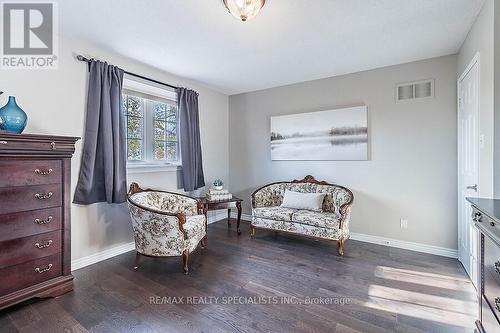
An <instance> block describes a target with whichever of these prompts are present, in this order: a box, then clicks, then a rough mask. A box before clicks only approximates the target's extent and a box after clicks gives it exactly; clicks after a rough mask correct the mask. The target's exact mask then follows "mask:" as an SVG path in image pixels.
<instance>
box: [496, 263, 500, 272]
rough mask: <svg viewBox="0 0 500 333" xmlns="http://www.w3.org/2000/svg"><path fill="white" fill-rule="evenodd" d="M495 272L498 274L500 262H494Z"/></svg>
mask: <svg viewBox="0 0 500 333" xmlns="http://www.w3.org/2000/svg"><path fill="white" fill-rule="evenodd" d="M495 271H496V272H497V273H498V274H500V261H497V262H495Z"/></svg>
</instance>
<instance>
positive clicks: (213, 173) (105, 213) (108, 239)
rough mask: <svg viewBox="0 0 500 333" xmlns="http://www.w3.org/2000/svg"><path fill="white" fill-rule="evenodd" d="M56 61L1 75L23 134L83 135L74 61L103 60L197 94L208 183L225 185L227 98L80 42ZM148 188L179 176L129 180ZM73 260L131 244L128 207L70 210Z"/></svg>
mask: <svg viewBox="0 0 500 333" xmlns="http://www.w3.org/2000/svg"><path fill="white" fill-rule="evenodd" d="M60 52H61V53H60V62H59V69H57V70H45V71H41V70H39V71H34V70H19V71H0V90H2V91H4V92H5V94H4V95H2V99H1V101H0V104H2V105H3V104H5V102H6V95H15V96H17V101H18V104H19V105H20V106H21V107H22V108H23V109H24V110H25V111H26V113H27V114H28V117H29V120H28V126H27V128H26V131H25V132H26V133H42V134H56V135H71V136H83V133H84V119H85V100H86V89H87V78H88V72H87V66H86V65H85V64H84V63H81V62H79V61H77V60H75V59H74V55H75V54H80V53H82V54H85V55H89V56H94V57H97V58H100V59H103V60H107V61H109V62H111V63H113V64H115V65H118V66H120V67H122V68H124V69H126V70H128V71H131V72H136V73H140V74H142V75H145V76H149V77H151V78H154V79H157V80H159V81H165V82H168V83H171V84H178V85H183V86H187V87H189V88H192V89H195V90H197V91H198V92H199V93H200V95H199V105H200V121H201V124H202V126H201V137H202V146H203V164H204V169H205V179H206V181H207V182H210V181H212V180H214V179H215V178H222V179H223V180H225V181H228V178H229V177H228V97H227V96H226V95H224V94H222V93H218V92H216V91H213V90H211V89H208V88H206V87H204V86H202V85H199V84H197V83H195V82H191V81H189V80H184V79H181V78H179V77H175V76H173V75H169V74H167V73H164V72H160V71H158V70H157V69H154V68H152V67H148V66H145V65H142V64H140V63H137V62H134V61H131V60H128V59H126V58H124V57H121V56H118V55H116V54H111V53H107V52H103V51H101V50H100V49H99V48H96V47H94V46H91V45H86V44H83V43H80V42H76V41H72V40H68V39H61V40H60ZM81 148H82V141H79V142H78V144H77V150H76V153H75V157H74V158H73V167H72V189H73V190H74V188H75V184H76V181H77V177H78V170H79V167H80V157H81ZM130 181H137V182H139V184H141V185H144V186H146V187H154V188H162V189H167V190H174V191H175V190H176V189H177V173H176V172H162V173H148V174H132V175H129V182H130ZM71 216H72V259H73V260H75V259H80V258H82V257H85V256H88V255H92V254H95V253H97V252H100V251H102V250H106V249H109V248H111V247H114V246H117V245H121V244H124V243H128V242H131V241H132V240H133V237H132V232H131V227H130V222H129V217H128V211H127V208H126V205H108V204H95V205H90V206H78V205H73V206H72V211H71Z"/></svg>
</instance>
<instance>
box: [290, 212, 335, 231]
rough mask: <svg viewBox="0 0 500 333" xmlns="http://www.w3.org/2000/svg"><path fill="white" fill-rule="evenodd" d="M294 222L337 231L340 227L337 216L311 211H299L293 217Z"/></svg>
mask: <svg viewBox="0 0 500 333" xmlns="http://www.w3.org/2000/svg"><path fill="white" fill-rule="evenodd" d="M292 222H296V223H301V224H306V225H310V226H314V227H320V228H328V229H336V228H339V225H340V220H339V217H338V215H337V214H335V213H329V212H314V211H311V210H298V211H296V212H294V213H293V215H292Z"/></svg>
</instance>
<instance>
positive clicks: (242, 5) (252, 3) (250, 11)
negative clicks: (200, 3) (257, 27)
mask: <svg viewBox="0 0 500 333" xmlns="http://www.w3.org/2000/svg"><path fill="white" fill-rule="evenodd" d="M223 1H224V5H226V8H227V9H228V10H229V12H230V13H231V14H233V16H234V17H236V18H238V19H240V20H242V21H243V22H245V21H247V20H250V19H251V18H253V17H255V16H256V15H257V14H258V13H259V12H260V10H261V9H262V7H264V3H265V2H266V0H223Z"/></svg>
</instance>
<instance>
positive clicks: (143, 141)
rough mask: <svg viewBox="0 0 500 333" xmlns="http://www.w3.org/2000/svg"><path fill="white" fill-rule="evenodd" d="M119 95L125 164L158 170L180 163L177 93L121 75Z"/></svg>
mask: <svg viewBox="0 0 500 333" xmlns="http://www.w3.org/2000/svg"><path fill="white" fill-rule="evenodd" d="M122 98H123V108H122V110H123V113H124V115H125V117H124V118H125V121H126V128H127V160H128V163H127V167H128V168H129V169H151V170H153V171H160V170H159V169H162V168H164V169H168V167H172V166H174V167H177V166H178V165H180V150H179V112H178V108H177V94H176V93H175V92H173V91H170V90H166V89H162V88H158V87H156V86H151V85H148V84H146V83H142V82H138V81H133V80H130V79H124V84H123V92H122ZM144 171H146V170H144Z"/></svg>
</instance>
